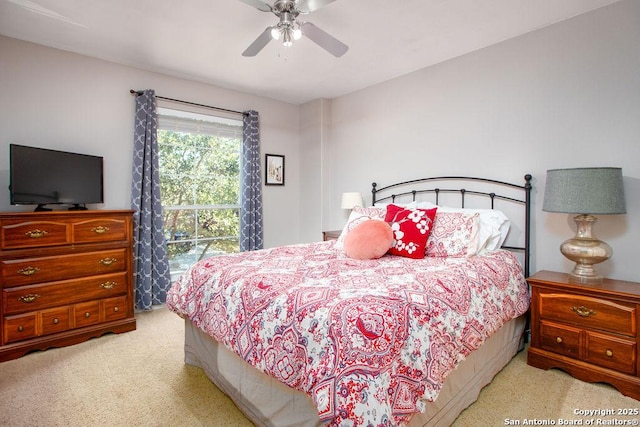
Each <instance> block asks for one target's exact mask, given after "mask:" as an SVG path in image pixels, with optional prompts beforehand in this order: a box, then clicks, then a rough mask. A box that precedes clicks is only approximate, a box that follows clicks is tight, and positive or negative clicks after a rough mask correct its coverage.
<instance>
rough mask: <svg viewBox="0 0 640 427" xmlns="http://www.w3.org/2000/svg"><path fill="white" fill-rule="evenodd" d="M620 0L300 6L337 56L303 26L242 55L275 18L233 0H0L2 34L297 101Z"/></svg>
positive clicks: (376, 0) (360, 1) (373, 0)
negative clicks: (335, 46)
mask: <svg viewBox="0 0 640 427" xmlns="http://www.w3.org/2000/svg"><path fill="white" fill-rule="evenodd" d="M266 1H267V2H271V1H272V0H266ZM616 1H618V0H337V1H335V2H333V3H331V4H329V5H327V6H325V7H324V8H321V9H319V10H316V11H314V12H312V13H311V14H309V15H304V16H303V15H301V16H300V20H303V21H309V22H312V23H314V24H315V25H317V26H318V27H320V28H321V29H323V30H325V31H326V32H328V33H330V34H331V35H333V36H334V37H336V38H337V39H339V40H340V41H342V42H343V43H346V44H347V45H349V51H348V52H347V53H346V54H345V55H344V56H342V57H341V58H335V57H333V56H332V55H330V54H329V53H328V52H326V51H324V50H323V49H321V48H320V47H319V46H317V45H316V44H314V43H313V42H311V41H310V40H309V39H306V38H304V37H303V38H302V39H301V40H298V41H296V42H294V45H293V46H292V47H289V48H286V47H284V46H282V45H281V44H280V43H279V42H276V41H272V42H270V43H269V44H268V45H267V46H266V47H265V48H264V49H263V50H262V52H260V53H259V54H258V55H257V56H256V57H253V58H246V57H243V56H242V55H241V54H242V52H243V51H244V50H245V49H246V48H247V47H248V46H249V45H250V44H251V43H252V42H253V41H254V40H255V39H256V38H257V37H258V35H259V34H260V33H261V32H262V31H263V30H264V29H265V28H266V27H268V26H270V25H274V24H275V23H276V22H277V18H276V17H275V16H274V15H273V14H271V13H270V12H260V11H258V10H257V9H254V8H252V7H251V6H249V5H247V4H246V3H243V2H241V1H238V0H33V1H31V0H0V34H2V35H5V36H8V37H13V38H17V39H22V40H26V41H30V42H34V43H38V44H42V45H46V46H51V47H55V48H59V49H63V50H68V51H71V52H76V53H80V54H84V55H88V56H92V57H96V58H101V59H105V60H108V61H113V62H117V63H121V64H125V65H131V66H135V67H138V68H142V69H146V70H152V71H157V72H161V73H165V74H169V75H172V76H177V77H182V78H187V79H191V80H196V81H201V82H205V83H211V84H214V85H217V86H221V87H226V88H230V89H236V90H240V91H243V92H247V93H252V94H256V95H260V96H265V97H269V98H273V99H277V100H282V101H286V102H291V103H295V104H301V103H304V102H307V101H311V100H314V99H318V98H334V97H337V96H341V95H344V94H347V93H350V92H353V91H355V90H358V89H362V88H365V87H368V86H371V85H374V84H377V83H380V82H382V81H385V80H388V79H391V78H393V77H397V76H400V75H403V74H407V73H410V72H412V71H415V70H418V69H420V68H424V67H426V66H429V65H433V64H435V63H438V62H442V61H446V60H447V59H450V58H454V57H456V56H459V55H463V54H465V53H468V52H471V51H474V50H476V49H480V48H482V47H485V46H488V45H491V44H494V43H497V42H500V41H503V40H506V39H509V38H512V37H515V36H518V35H521V34H524V33H527V32H529V31H533V30H536V29H539V28H542V27H545V26H547V25H550V24H553V23H556V22H559V21H562V20H565V19H568V18H571V17H573V16H576V15H579V14H582V13H585V12H588V11H590V10H593V9H597V8H599V7H602V6H606V5H608V4H611V3H614V2H616ZM0 55H1V53H0Z"/></svg>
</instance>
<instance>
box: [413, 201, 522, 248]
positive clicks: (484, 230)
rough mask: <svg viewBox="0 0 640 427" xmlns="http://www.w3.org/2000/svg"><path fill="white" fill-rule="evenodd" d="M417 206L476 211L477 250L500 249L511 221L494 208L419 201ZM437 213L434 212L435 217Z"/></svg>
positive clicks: (443, 210) (454, 210) (450, 210)
mask: <svg viewBox="0 0 640 427" xmlns="http://www.w3.org/2000/svg"><path fill="white" fill-rule="evenodd" d="M418 207H419V208H422V209H430V208H434V207H438V212H463V213H468V214H474V213H478V214H480V216H479V223H480V231H479V233H478V245H479V246H478V252H489V251H495V250H496V249H500V247H501V246H502V245H503V243H504V241H505V240H506V239H507V234H509V227H511V221H510V220H509V218H507V216H506V215H505V214H504V213H503V212H502V211H499V210H496V209H468V208H451V207H448V206H438V205H434V204H433V203H430V202H419V203H418ZM437 216H438V214H437V213H436V218H437Z"/></svg>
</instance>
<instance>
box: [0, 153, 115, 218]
mask: <svg viewBox="0 0 640 427" xmlns="http://www.w3.org/2000/svg"><path fill="white" fill-rule="evenodd" d="M9 169H10V171H9V194H10V197H11V204H12V205H38V207H39V208H42V207H43V206H44V205H49V204H64V205H71V206H72V208H75V209H81V208H83V207H84V205H85V204H87V203H103V201H104V200H103V181H102V157H98V156H90V155H86V154H78V153H68V152H65V151H57V150H49V149H45V148H37V147H27V146H24V145H17V144H10V145H9Z"/></svg>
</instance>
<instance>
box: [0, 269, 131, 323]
mask: <svg viewBox="0 0 640 427" xmlns="http://www.w3.org/2000/svg"><path fill="white" fill-rule="evenodd" d="M127 289H128V282H127V274H126V273H125V272H122V273H116V274H105V275H101V276H92V277H87V278H81V279H72V280H64V281H60V282H50V283H47V284H41V285H29V286H21V287H15V288H6V289H3V290H2V300H3V305H4V313H5V314H17V313H24V312H27V311H35V310H41V309H44V308H50V307H56V306H59V305H62V304H65V305H66V304H72V303H76V302H82V301H86V300H91V299H98V298H105V297H112V296H117V295H122V294H125V293H126V292H127Z"/></svg>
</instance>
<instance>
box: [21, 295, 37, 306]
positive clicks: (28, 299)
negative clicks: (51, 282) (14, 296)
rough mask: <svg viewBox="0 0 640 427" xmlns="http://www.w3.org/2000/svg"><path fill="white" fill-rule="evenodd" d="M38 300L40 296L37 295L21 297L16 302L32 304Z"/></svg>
mask: <svg viewBox="0 0 640 427" xmlns="http://www.w3.org/2000/svg"><path fill="white" fill-rule="evenodd" d="M38 298H40V295H38V294H27V295H23V296H21V297H20V298H18V301H20V302H24V303H27V304H28V303H30V302H34V301H35V300H36V299H38Z"/></svg>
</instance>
